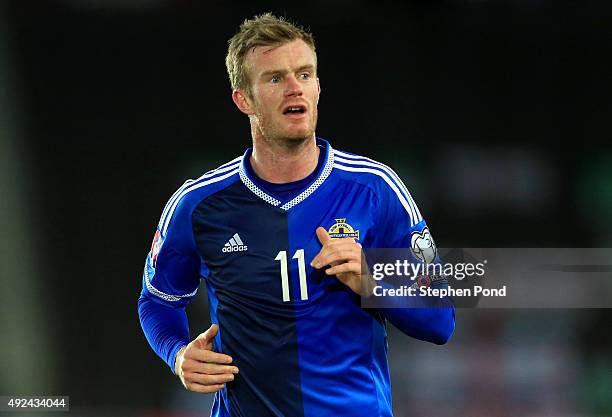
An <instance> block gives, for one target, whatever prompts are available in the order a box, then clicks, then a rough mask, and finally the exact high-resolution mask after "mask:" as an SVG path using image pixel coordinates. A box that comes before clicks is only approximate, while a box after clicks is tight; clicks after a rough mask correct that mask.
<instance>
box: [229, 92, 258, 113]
mask: <svg viewBox="0 0 612 417" xmlns="http://www.w3.org/2000/svg"><path fill="white" fill-rule="evenodd" d="M232 100H233V101H234V104H235V105H236V107H238V110H240V111H241V112H243V113H244V114H246V115H248V116H250V115H252V114H254V113H255V111H254V110H253V105H252V104H251V101H250V100H249V98H248V97H247V95H246V93H245V92H243V91H242V90H234V91H233V92H232Z"/></svg>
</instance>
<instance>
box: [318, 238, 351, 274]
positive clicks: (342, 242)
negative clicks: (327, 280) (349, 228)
mask: <svg viewBox="0 0 612 417" xmlns="http://www.w3.org/2000/svg"><path fill="white" fill-rule="evenodd" d="M344 262H361V245H360V244H359V243H356V242H355V241H354V240H353V239H349V238H347V239H338V240H337V241H333V242H330V243H328V244H327V245H325V246H323V248H321V251H320V252H319V253H318V254H317V255H316V256H315V257H314V258H313V259H312V262H311V263H310V265H311V266H312V267H313V268H317V269H319V268H322V267H324V266H326V265H332V266H334V265H336V264H338V263H344Z"/></svg>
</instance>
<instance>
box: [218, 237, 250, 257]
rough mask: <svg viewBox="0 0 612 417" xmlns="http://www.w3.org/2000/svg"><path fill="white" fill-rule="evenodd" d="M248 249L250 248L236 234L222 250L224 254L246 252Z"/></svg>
mask: <svg viewBox="0 0 612 417" xmlns="http://www.w3.org/2000/svg"><path fill="white" fill-rule="evenodd" d="M247 249H248V246H247V245H245V244H244V242H242V239H240V236H238V233H235V234H234V236H232V238H231V239H230V240H229V242H227V243H226V244H225V246H223V249H221V250H222V251H223V252H244V251H246V250H247Z"/></svg>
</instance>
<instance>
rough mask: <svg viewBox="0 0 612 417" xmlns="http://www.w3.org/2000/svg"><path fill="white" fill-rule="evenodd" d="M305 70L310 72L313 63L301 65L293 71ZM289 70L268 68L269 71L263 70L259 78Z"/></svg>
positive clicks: (313, 68) (284, 72)
mask: <svg viewBox="0 0 612 417" xmlns="http://www.w3.org/2000/svg"><path fill="white" fill-rule="evenodd" d="M306 70H310V71H312V72H314V71H315V66H314V65H310V64H308V65H302V66H301V67H299V68H298V69H297V70H296V71H295V72H302V71H306ZM288 72H289V71H286V70H269V71H264V72H262V73H261V75H260V78H264V77H266V76H269V75H272V74H286V73H288Z"/></svg>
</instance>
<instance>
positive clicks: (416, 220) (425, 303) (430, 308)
mask: <svg viewBox="0 0 612 417" xmlns="http://www.w3.org/2000/svg"><path fill="white" fill-rule="evenodd" d="M389 170H390V169H389ZM390 172H391V173H392V176H391V179H390V180H389V181H385V182H383V181H380V182H379V183H378V184H377V193H376V194H377V196H378V207H377V209H378V210H377V213H376V219H377V220H376V221H377V238H376V242H375V247H379V248H406V249H408V248H410V250H411V252H412V254H414V256H416V257H417V258H418V259H419V260H420V261H422V262H426V263H432V262H434V263H435V262H439V257H438V253H437V247H436V244H435V242H434V240H433V237H432V236H431V232H430V230H429V228H428V227H427V224H426V223H425V220H424V219H423V216H422V215H421V213H420V211H419V209H418V207H417V205H416V204H415V202H414V200H413V198H412V196H411V195H410V193H409V192H408V190H407V188H406V187H405V185H404V184H403V182H402V181H401V180H400V179H399V177H398V176H397V175H396V174H395V173H394V172H393V171H390ZM386 285H388V284H386V283H382V286H383V287H384V286H386ZM441 285H442V286H445V285H447V284H446V282H445V281H441V282H436V283H434V286H438V287H439V286H441ZM388 298H389V300H388V302H387V300H385V307H386V308H380V309H379V310H380V312H381V314H382V315H383V316H384V317H385V318H386V319H387V320H389V322H391V324H393V325H394V326H395V327H397V328H398V329H399V330H401V331H402V332H403V333H405V334H407V335H409V336H411V337H414V338H417V339H420V340H425V341H429V342H432V343H436V344H444V343H446V342H447V341H448V340H449V339H450V337H451V336H452V334H453V332H454V329H455V309H454V306H453V302H452V299H451V298H449V297H444V298H439V297H423V296H414V297H388Z"/></svg>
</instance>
